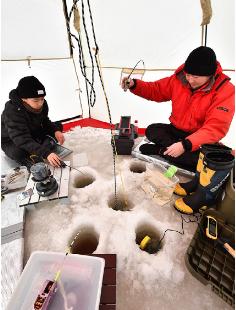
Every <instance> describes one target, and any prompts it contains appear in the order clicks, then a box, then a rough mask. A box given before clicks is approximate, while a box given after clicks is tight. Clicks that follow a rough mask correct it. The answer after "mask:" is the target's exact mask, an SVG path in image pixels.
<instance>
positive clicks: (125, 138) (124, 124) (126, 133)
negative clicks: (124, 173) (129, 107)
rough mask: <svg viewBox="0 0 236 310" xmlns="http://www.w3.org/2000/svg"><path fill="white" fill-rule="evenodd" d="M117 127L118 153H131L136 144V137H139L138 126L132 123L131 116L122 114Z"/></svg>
mask: <svg viewBox="0 0 236 310" xmlns="http://www.w3.org/2000/svg"><path fill="white" fill-rule="evenodd" d="M115 129H116V134H115V135H114V140H115V146H116V153H117V154H118V155H130V154H131V152H132V148H133V146H134V139H136V138H137V137H138V128H137V126H134V125H133V124H131V116H121V118H120V122H119V124H116V126H115Z"/></svg>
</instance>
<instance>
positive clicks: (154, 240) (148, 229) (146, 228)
mask: <svg viewBox="0 0 236 310" xmlns="http://www.w3.org/2000/svg"><path fill="white" fill-rule="evenodd" d="M135 233H136V240H135V241H136V244H137V245H138V246H139V247H140V243H141V242H142V240H143V239H144V238H145V237H146V236H148V237H150V240H149V242H147V244H146V246H145V247H144V249H141V248H140V249H141V250H142V251H145V252H148V253H149V254H155V253H157V252H158V251H159V250H160V249H161V248H162V246H163V242H164V241H162V242H161V243H159V241H160V239H161V237H162V236H161V234H160V232H159V231H158V230H157V229H156V228H155V227H153V226H152V225H150V224H148V223H143V224H141V225H139V226H138V227H137V228H136V231H135Z"/></svg>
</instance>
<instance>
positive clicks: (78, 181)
mask: <svg viewBox="0 0 236 310" xmlns="http://www.w3.org/2000/svg"><path fill="white" fill-rule="evenodd" d="M94 181H95V178H94V176H92V175H91V174H89V173H86V174H80V175H78V176H77V177H75V180H74V187H75V188H83V187H86V186H88V185H90V184H92V183H93V182H94Z"/></svg>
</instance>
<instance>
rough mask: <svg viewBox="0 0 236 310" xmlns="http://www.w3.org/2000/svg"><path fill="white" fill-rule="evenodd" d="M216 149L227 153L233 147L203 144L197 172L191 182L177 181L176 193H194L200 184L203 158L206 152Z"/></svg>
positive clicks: (184, 194)
mask: <svg viewBox="0 0 236 310" xmlns="http://www.w3.org/2000/svg"><path fill="white" fill-rule="evenodd" d="M215 151H220V152H225V153H231V151H232V149H231V148H229V147H227V146H225V145H223V144H222V145H221V144H218V143H216V144H203V145H202V146H201V148H200V153H199V159H198V163H197V169H196V173H195V175H194V177H193V179H192V180H191V181H189V182H186V183H177V184H176V186H175V189H174V193H175V194H176V195H179V196H187V195H189V194H191V193H193V192H194V191H195V190H196V189H197V186H198V182H199V175H200V172H201V171H202V168H203V159H204V156H205V155H206V153H208V152H215Z"/></svg>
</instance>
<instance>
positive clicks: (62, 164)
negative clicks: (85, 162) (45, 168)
mask: <svg viewBox="0 0 236 310" xmlns="http://www.w3.org/2000/svg"><path fill="white" fill-rule="evenodd" d="M60 163H61V167H62V168H65V167H69V168H70V169H74V170H76V171H79V172H80V173H82V174H83V175H85V174H84V173H83V172H82V171H81V170H79V169H77V168H74V167H72V166H70V165H67V164H66V163H65V162H64V161H62V160H60Z"/></svg>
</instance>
